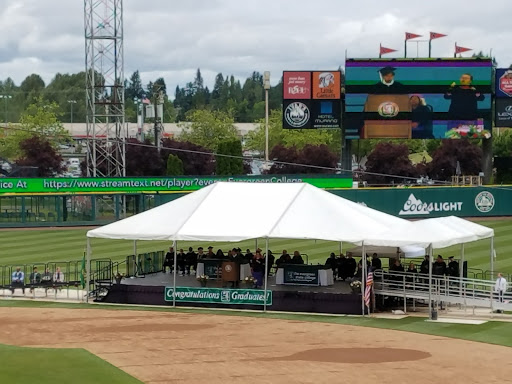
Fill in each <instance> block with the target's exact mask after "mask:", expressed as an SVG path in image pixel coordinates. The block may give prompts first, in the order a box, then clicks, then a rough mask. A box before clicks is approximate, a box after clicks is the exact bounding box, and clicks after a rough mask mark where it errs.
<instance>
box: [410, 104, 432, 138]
mask: <svg viewBox="0 0 512 384" xmlns="http://www.w3.org/2000/svg"><path fill="white" fill-rule="evenodd" d="M409 102H410V104H411V121H412V124H411V127H412V136H413V137H414V138H415V139H433V138H434V134H433V133H432V130H433V125H432V111H431V109H430V108H429V106H427V105H426V103H425V100H424V99H423V98H421V97H420V96H419V95H412V96H411V97H410V99H409Z"/></svg>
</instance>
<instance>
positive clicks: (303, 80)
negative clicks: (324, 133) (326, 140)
mask: <svg viewBox="0 0 512 384" xmlns="http://www.w3.org/2000/svg"><path fill="white" fill-rule="evenodd" d="M340 99H341V73H340V72H339V71H285V72H283V128H285V129H319V128H340V127H341V101H340Z"/></svg>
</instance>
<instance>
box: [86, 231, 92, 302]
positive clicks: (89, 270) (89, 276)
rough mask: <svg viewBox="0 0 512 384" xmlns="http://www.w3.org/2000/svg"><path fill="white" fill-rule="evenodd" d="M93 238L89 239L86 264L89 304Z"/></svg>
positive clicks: (87, 298) (87, 299)
mask: <svg viewBox="0 0 512 384" xmlns="http://www.w3.org/2000/svg"><path fill="white" fill-rule="evenodd" d="M91 253H92V249H91V238H90V237H88V238H87V259H86V263H85V294H86V296H85V301H86V302H87V303H88V302H89V286H90V285H91Z"/></svg>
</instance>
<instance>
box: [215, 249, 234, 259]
mask: <svg viewBox="0 0 512 384" xmlns="http://www.w3.org/2000/svg"><path fill="white" fill-rule="evenodd" d="M228 256H231V250H229V251H228ZM215 258H216V259H224V258H226V256H224V252H222V249H218V250H217V253H216V254H215Z"/></svg>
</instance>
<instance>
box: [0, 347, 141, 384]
mask: <svg viewBox="0 0 512 384" xmlns="http://www.w3.org/2000/svg"><path fill="white" fill-rule="evenodd" d="M0 361H1V362H2V364H0V379H1V382H2V383H18V384H25V383H34V382H35V383H38V384H55V383H83V384H90V383H95V384H114V383H118V384H140V383H141V381H139V380H137V379H135V378H134V377H132V376H130V375H128V374H127V373H125V372H123V371H121V370H120V369H118V368H116V367H114V366H113V365H111V364H109V363H107V362H106V361H105V360H103V359H100V358H99V357H97V356H95V355H93V354H92V353H90V352H88V351H86V350H84V349H52V348H25V347H14V346H10V345H3V344H0Z"/></svg>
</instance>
